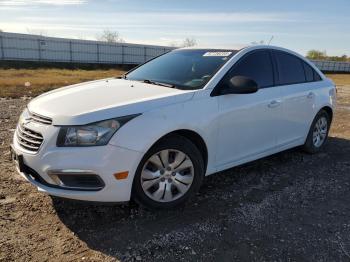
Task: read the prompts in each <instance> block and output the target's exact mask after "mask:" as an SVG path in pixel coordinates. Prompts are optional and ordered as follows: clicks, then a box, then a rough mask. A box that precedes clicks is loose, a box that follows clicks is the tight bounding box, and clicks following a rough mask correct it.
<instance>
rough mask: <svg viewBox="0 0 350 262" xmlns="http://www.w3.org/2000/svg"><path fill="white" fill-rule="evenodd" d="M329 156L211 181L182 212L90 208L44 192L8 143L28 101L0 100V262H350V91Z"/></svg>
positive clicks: (299, 158)
mask: <svg viewBox="0 0 350 262" xmlns="http://www.w3.org/2000/svg"><path fill="white" fill-rule="evenodd" d="M338 97H339V106H338V109H337V112H336V116H335V119H334V122H333V126H332V130H331V133H330V138H329V140H328V144H327V146H326V148H325V150H324V151H323V152H321V153H319V154H317V155H308V154H305V153H303V152H301V151H300V150H299V149H293V150H289V151H286V152H282V153H279V154H276V155H273V156H270V157H267V158H264V159H261V160H258V161H255V162H253V163H249V164H246V165H244V166H240V167H236V168H233V169H230V170H227V171H224V172H221V173H220V174H215V175H212V176H210V177H207V178H206V179H205V181H204V185H203V186H202V188H201V190H200V192H199V193H198V194H197V195H196V196H195V197H194V198H193V199H192V201H190V202H189V203H187V204H186V205H185V206H184V207H182V208H180V209H177V210H172V211H156V212H155V211H147V210H144V209H141V208H139V207H138V206H136V205H135V204H129V205H124V206H120V205H110V206H105V205H98V206H96V205H89V204H86V203H85V204H84V203H77V202H72V201H67V200H62V199H57V198H51V197H50V196H47V195H44V194H41V193H38V192H37V190H36V188H35V187H33V186H31V185H30V184H29V183H27V182H25V181H24V180H23V179H21V178H20V177H19V175H17V174H16V173H15V172H14V168H13V166H12V164H11V163H10V161H9V160H8V158H9V153H8V146H9V143H10V140H11V136H12V134H13V131H14V128H15V125H16V122H17V119H18V116H19V114H20V112H21V110H22V109H23V107H24V106H25V104H26V103H27V102H28V101H27V100H24V99H12V100H9V99H2V100H0V127H1V128H0V154H1V160H0V178H1V181H0V183H1V187H0V261H14V260H18V261H30V260H33V261H48V260H50V261H78V260H85V261H100V260H103V261H115V260H121V261H161V260H166V261H175V260H176V261H177V260H183V261H350V219H349V217H350V205H349V199H350V190H349V189H350V85H349V86H340V87H338Z"/></svg>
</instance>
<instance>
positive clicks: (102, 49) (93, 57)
mask: <svg viewBox="0 0 350 262" xmlns="http://www.w3.org/2000/svg"><path fill="white" fill-rule="evenodd" d="M172 49H173V48H172V47H167V46H154V45H138V44H129V43H107V42H101V41H91V40H77V39H65V38H55V37H44V36H39V35H28V34H16V33H6V32H0V60H21V61H44V62H69V63H102V64H140V63H143V62H145V61H147V60H149V59H151V58H153V57H155V56H158V55H160V54H163V53H165V52H168V51H170V50H172Z"/></svg>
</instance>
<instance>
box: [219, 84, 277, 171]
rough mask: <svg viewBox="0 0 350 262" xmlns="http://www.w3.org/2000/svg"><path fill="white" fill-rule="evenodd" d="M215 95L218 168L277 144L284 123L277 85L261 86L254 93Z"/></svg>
mask: <svg viewBox="0 0 350 262" xmlns="http://www.w3.org/2000/svg"><path fill="white" fill-rule="evenodd" d="M216 98H217V99H218V104H219V112H218V118H219V135H218V142H217V143H218V148H217V164H218V166H219V167H220V166H223V165H225V164H228V163H231V162H235V161H238V160H240V159H244V158H246V157H249V156H252V155H256V154H259V153H261V152H265V151H267V150H269V149H271V148H273V147H275V146H276V143H277V138H278V135H279V132H280V128H281V126H282V124H283V122H282V117H281V115H282V106H281V101H282V97H281V90H280V89H279V88H263V89H260V90H258V92H256V93H253V94H243V95H224V96H218V97H216Z"/></svg>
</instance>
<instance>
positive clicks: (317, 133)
mask: <svg viewBox="0 0 350 262" xmlns="http://www.w3.org/2000/svg"><path fill="white" fill-rule="evenodd" d="M327 132H328V123H327V118H326V117H324V116H322V117H320V118H319V119H318V120H317V122H316V124H315V127H314V130H313V133H312V142H313V144H314V146H315V147H320V146H322V145H323V143H324V141H325V140H326V137H327Z"/></svg>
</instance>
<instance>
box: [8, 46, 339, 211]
mask: <svg viewBox="0 0 350 262" xmlns="http://www.w3.org/2000/svg"><path fill="white" fill-rule="evenodd" d="M335 100H336V92H335V86H334V83H333V82H332V81H331V80H329V79H327V78H326V77H325V76H324V75H323V74H322V73H321V72H320V71H319V70H318V69H317V68H316V67H315V66H314V65H313V64H312V63H310V62H309V61H308V60H306V59H305V58H304V57H302V56H300V55H298V54H296V53H294V52H292V51H289V50H286V49H283V48H278V47H271V46H250V47H246V48H243V49H241V50H216V49H178V50H174V51H171V52H169V53H166V54H164V55H161V56H159V57H157V58H155V59H153V60H151V61H148V62H147V63H145V64H143V65H141V66H139V67H136V68H135V69H133V70H131V71H130V72H128V73H127V74H126V75H125V76H124V77H122V78H110V79H104V80H98V81H92V82H87V83H82V84H78V85H73V86H68V87H64V88H61V89H57V90H54V91H51V92H48V93H46V94H43V95H41V96H39V97H37V98H35V99H33V100H32V101H31V102H30V103H29V104H28V106H27V108H26V109H25V110H24V112H23V113H22V115H21V117H20V120H19V123H18V126H17V129H16V132H15V135H14V139H13V145H12V146H11V152H12V157H13V159H14V161H15V163H16V167H17V170H18V171H19V173H20V174H21V175H22V176H23V177H24V178H25V179H27V180H28V181H29V182H31V183H32V184H34V185H35V186H36V187H37V188H38V189H39V190H40V191H42V192H45V193H48V194H50V195H54V196H59V197H65V198H71V199H78V200H87V201H101V202H126V201H129V200H130V199H131V198H133V199H134V200H136V201H137V202H138V203H140V204H142V205H145V206H148V207H152V208H170V207H174V206H177V205H179V204H182V203H183V202H185V201H186V200H187V199H188V198H189V197H190V196H192V195H193V194H194V193H195V192H196V191H197V190H198V189H199V187H200V185H201V183H202V180H203V177H204V176H206V175H210V174H213V173H216V172H218V171H221V170H224V169H228V168H231V167H234V166H237V165H240V164H243V163H246V162H249V161H252V160H255V159H258V158H261V157H264V156H268V155H271V154H274V153H277V152H280V151H283V150H286V149H288V148H292V147H296V146H303V148H304V150H306V151H307V152H310V153H315V152H318V151H319V150H320V149H321V148H322V147H323V145H324V144H325V142H326V140H327V135H328V131H329V128H330V125H331V121H332V118H333V111H334V106H335Z"/></svg>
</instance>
